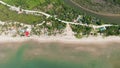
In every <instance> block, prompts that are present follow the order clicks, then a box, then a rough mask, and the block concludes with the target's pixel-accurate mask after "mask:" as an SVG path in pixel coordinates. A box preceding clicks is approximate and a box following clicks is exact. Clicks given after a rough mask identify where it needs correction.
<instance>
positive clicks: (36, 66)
mask: <svg viewBox="0 0 120 68" xmlns="http://www.w3.org/2000/svg"><path fill="white" fill-rule="evenodd" d="M13 45H14V46H13ZM100 45H101V44H99V45H97V46H96V44H93V43H91V44H61V43H37V42H34V43H31V42H25V43H23V44H17V45H16V44H14V43H12V44H10V45H9V44H7V45H6V44H1V45H0V46H1V48H0V54H1V53H4V54H5V55H7V57H6V58H8V57H9V59H8V60H5V59H6V58H4V59H0V60H2V61H5V62H2V61H1V62H0V68H120V65H119V64H120V46H119V45H120V43H109V44H104V45H101V46H100ZM10 46H11V47H10ZM5 47H6V48H5Z"/></svg>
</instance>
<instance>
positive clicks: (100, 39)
mask: <svg viewBox="0 0 120 68" xmlns="http://www.w3.org/2000/svg"><path fill="white" fill-rule="evenodd" d="M25 41H35V42H39V43H52V42H53V43H54V42H58V43H76V44H77V43H106V42H118V43H119V42H120V37H119V36H109V37H104V38H103V37H102V36H97V37H92V36H91V37H83V38H81V39H77V38H72V37H71V38H70V37H68V38H67V37H56V36H46V37H44V36H40V37H7V36H0V43H12V42H25Z"/></svg>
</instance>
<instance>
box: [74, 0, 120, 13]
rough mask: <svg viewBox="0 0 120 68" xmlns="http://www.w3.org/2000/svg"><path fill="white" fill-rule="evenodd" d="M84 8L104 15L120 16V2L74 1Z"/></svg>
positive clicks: (119, 0)
mask: <svg viewBox="0 0 120 68" xmlns="http://www.w3.org/2000/svg"><path fill="white" fill-rule="evenodd" d="M73 1H75V2H76V3H78V4H80V5H81V6H83V7H84V8H87V9H90V10H93V11H96V12H100V13H103V14H120V0H73Z"/></svg>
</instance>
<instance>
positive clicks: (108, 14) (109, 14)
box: [70, 0, 120, 16]
mask: <svg viewBox="0 0 120 68" xmlns="http://www.w3.org/2000/svg"><path fill="white" fill-rule="evenodd" d="M70 1H71V2H72V3H73V4H75V5H76V6H78V7H80V8H82V9H84V10H86V11H89V12H91V13H94V14H98V15H103V16H120V14H111V13H107V14H105V13H101V12H95V11H93V10H90V9H87V8H85V7H83V6H81V5H79V4H78V3H76V2H74V1H73V0H70Z"/></svg>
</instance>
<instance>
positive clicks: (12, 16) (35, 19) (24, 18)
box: [0, 4, 45, 24]
mask: <svg viewBox="0 0 120 68" xmlns="http://www.w3.org/2000/svg"><path fill="white" fill-rule="evenodd" d="M44 19H45V16H43V15H41V16H33V15H28V14H18V13H17V12H14V11H10V10H9V8H8V7H6V6H3V5H1V4H0V20H1V21H16V22H22V23H27V24H35V23H41V22H42V21H44Z"/></svg>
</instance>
